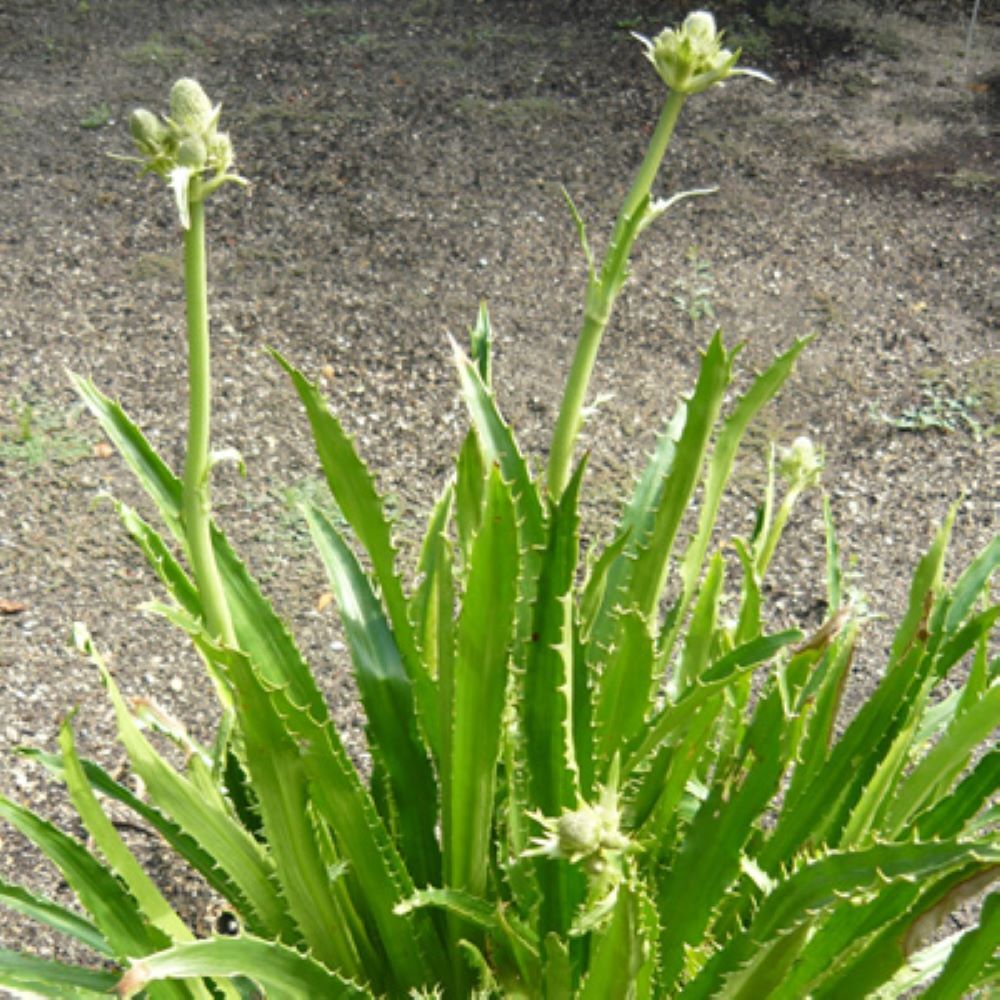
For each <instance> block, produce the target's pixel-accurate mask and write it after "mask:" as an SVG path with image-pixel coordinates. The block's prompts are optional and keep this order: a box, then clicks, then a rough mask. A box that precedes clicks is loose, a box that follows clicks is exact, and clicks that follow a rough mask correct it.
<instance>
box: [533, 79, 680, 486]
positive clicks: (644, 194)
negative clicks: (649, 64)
mask: <svg viewBox="0 0 1000 1000" xmlns="http://www.w3.org/2000/svg"><path fill="white" fill-rule="evenodd" d="M684 98H685V95H684V94H680V93H677V92H676V91H670V93H669V94H668V95H667V99H666V101H665V102H664V105H663V110H662V111H661V112H660V120H659V121H658V122H657V124H656V130H655V131H654V132H653V137H652V139H650V142H649V148H648V149H647V150H646V155H645V157H644V158H643V161H642V164H641V165H640V167H639V171H638V173H637V174H636V177H635V180H634V181H633V182H632V187H631V189H630V190H629V193H628V195H627V196H626V198H625V202H624V204H623V205H622V209H621V212H620V213H619V214H618V220H617V221H616V222H615V228H614V231H613V233H612V235H611V240H610V242H609V244H608V249H607V251H606V253H605V256H604V263H603V265H602V266H601V272H600V276H599V277H598V276H597V275H596V274H594V273H593V272H591V275H590V279H589V281H588V285H587V301H586V307H585V310H584V317H583V325H582V327H581V329H580V335H579V337H578V338H577V342H576V353H575V354H574V356H573V364H572V367H571V368H570V372H569V377H568V378H567V380H566V388H565V390H564V392H563V399H562V404H561V406H560V409H559V418H558V420H557V421H556V428H555V431H554V433H553V435H552V448H551V450H550V452H549V467H548V485H549V493H550V494H551V495H552V497H553V498H558V497H560V496H561V495H562V493H563V490H565V488H566V484H567V483H568V482H569V477H570V470H571V466H572V462H573V450H574V448H575V446H576V438H577V435H578V434H579V433H580V427H581V425H582V423H583V403H584V400H585V399H586V396H587V389H588V387H589V385H590V378H591V375H592V374H593V370H594V362H595V361H596V359H597V349H598V348H599V347H600V344H601V338H602V337H603V335H604V330H605V329H606V327H607V325H608V320H609V319H610V318H611V310H612V308H613V307H614V303H615V298H616V297H617V295H618V292H619V291H620V290H621V287H622V285H623V284H624V281H625V274H626V268H627V267H628V258H629V254H630V252H631V250H632V244H633V243H634V242H635V238H636V236H637V235H638V229H639V223H640V222H641V221H642V220H641V216H642V214H643V213H644V211H645V206H646V202H647V199H648V198H649V192H650V189H651V188H652V186H653V181H654V180H655V179H656V174H657V171H658V170H659V169H660V164H661V163H662V162H663V157H664V154H665V153H666V151H667V145H668V144H669V142H670V137H671V135H672V134H673V131H674V126H675V125H676V124H677V118H678V116H679V115H680V111H681V107H682V106H683V104H684Z"/></svg>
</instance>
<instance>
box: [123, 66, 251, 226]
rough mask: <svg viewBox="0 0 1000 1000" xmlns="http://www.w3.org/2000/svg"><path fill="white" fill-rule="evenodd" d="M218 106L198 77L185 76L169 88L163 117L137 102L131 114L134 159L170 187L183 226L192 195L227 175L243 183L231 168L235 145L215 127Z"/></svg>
mask: <svg viewBox="0 0 1000 1000" xmlns="http://www.w3.org/2000/svg"><path fill="white" fill-rule="evenodd" d="M220 110H221V108H220V106H219V105H215V106H213V105H212V102H211V101H210V100H209V98H208V95H207V94H206V93H205V91H204V90H203V89H202V86H201V84H200V83H198V81H197V80H192V79H189V78H183V79H180V80H178V81H177V82H176V83H175V84H174V85H173V87H172V88H171V90H170V114H169V116H168V117H166V118H164V119H162V120H161V119H160V118H157V116H156V115H154V114H153V113H152V112H151V111H147V110H146V109H145V108H139V109H137V110H136V111H133V112H132V115H131V117H130V118H129V131H130V132H131V133H132V138H133V140H134V142H135V145H136V149H137V150H138V152H139V154H140V155H139V157H138V162H139V163H141V164H142V165H143V168H144V169H145V170H147V171H150V172H151V173H155V174H157V175H158V176H160V177H162V178H163V179H164V180H165V181H167V183H168V184H169V185H170V187H171V188H172V189H173V191H174V197H175V199H176V201H177V211H178V214H179V216H180V220H181V225H182V226H183V227H184V228H185V229H186V228H187V227H188V225H189V224H190V201H191V199H195V200H199V201H200V200H202V199H204V198H205V197H206V196H207V195H209V194H211V193H212V191H214V190H215V189H216V188H217V187H219V186H220V185H222V184H224V183H226V181H233V182H234V183H237V184H245V183H246V181H245V180H244V179H243V178H242V177H240V176H238V175H237V174H233V173H231V172H230V170H231V168H232V166H233V146H232V143H231V142H230V141H229V136H228V135H226V133H225V132H220V131H218V123H219V112H220ZM193 181H198V183H192V182H193Z"/></svg>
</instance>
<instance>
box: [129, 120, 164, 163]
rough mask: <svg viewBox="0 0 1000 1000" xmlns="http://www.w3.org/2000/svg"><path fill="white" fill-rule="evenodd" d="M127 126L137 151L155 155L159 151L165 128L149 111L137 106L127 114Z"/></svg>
mask: <svg viewBox="0 0 1000 1000" xmlns="http://www.w3.org/2000/svg"><path fill="white" fill-rule="evenodd" d="M128 128H129V132H131V133H132V138H133V139H134V140H135V144H136V146H137V147H138V148H139V152H141V153H145V154H146V155H148V156H156V155H157V154H158V153H160V152H161V150H162V148H163V143H164V140H165V139H166V136H167V129H166V127H165V126H164V125H163V123H162V122H161V121H160V120H159V118H157V117H156V115H154V114H153V113H152V112H151V111H147V110H146V109H145V108H137V109H136V110H135V111H133V112H132V114H131V115H130V116H129V120H128Z"/></svg>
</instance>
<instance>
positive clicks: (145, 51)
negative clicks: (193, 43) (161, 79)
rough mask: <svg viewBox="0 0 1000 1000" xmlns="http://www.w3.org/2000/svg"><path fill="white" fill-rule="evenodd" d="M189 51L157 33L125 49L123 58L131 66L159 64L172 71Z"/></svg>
mask: <svg viewBox="0 0 1000 1000" xmlns="http://www.w3.org/2000/svg"><path fill="white" fill-rule="evenodd" d="M188 55H189V52H188V50H187V49H186V48H183V47H181V46H180V45H172V44H170V43H168V42H166V41H164V40H163V38H161V37H160V36H159V35H150V37H149V38H147V39H146V41H144V42H140V43H139V44H138V45H133V46H132V47H131V48H130V49H127V50H126V52H125V55H124V59H125V61H126V62H127V63H131V64H132V65H133V66H143V65H152V66H161V67H162V68H163V69H165V70H170V71H173V70H175V69H177V68H179V67H180V65H181V64H182V63H183V62H184V61H185V59H187V57H188Z"/></svg>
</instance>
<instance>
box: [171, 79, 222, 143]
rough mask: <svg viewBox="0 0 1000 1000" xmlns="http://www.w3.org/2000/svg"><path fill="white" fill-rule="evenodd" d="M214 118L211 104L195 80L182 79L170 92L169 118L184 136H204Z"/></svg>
mask: <svg viewBox="0 0 1000 1000" xmlns="http://www.w3.org/2000/svg"><path fill="white" fill-rule="evenodd" d="M213 117H214V113H213V109H212V102H211V101H210V100H209V99H208V94H206V93H205V91H204V90H202V88H201V84H200V83H198V81H197V80H192V79H190V78H189V77H183V78H181V79H180V80H178V81H177V82H176V83H175V84H174V85H173V87H172V88H171V90H170V118H171V120H172V121H173V123H174V125H176V126H177V128H178V129H180V131H181V132H183V133H184V134H185V135H204V134H205V133H206V132H208V131H209V130H210V129H211V126H212V119H213Z"/></svg>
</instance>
